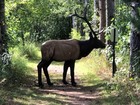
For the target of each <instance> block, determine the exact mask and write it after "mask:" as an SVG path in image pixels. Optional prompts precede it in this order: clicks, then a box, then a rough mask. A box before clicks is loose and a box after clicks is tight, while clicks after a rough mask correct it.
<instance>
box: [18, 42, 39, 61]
mask: <svg viewBox="0 0 140 105" xmlns="http://www.w3.org/2000/svg"><path fill="white" fill-rule="evenodd" d="M19 48H20V52H21V53H22V55H24V56H26V57H27V58H29V59H30V60H36V59H39V55H38V52H39V49H38V48H37V47H36V45H35V44H34V43H26V44H25V46H19Z"/></svg>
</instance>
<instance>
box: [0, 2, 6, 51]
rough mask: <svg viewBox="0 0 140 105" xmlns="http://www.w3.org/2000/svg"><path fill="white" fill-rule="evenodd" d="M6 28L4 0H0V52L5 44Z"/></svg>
mask: <svg viewBox="0 0 140 105" xmlns="http://www.w3.org/2000/svg"><path fill="white" fill-rule="evenodd" d="M5 35H6V28H5V1H4V0H1V1H0V54H2V53H3V52H4V50H5V46H6V40H5Z"/></svg>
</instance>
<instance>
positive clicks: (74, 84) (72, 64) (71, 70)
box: [70, 61, 77, 86]
mask: <svg viewBox="0 0 140 105" xmlns="http://www.w3.org/2000/svg"><path fill="white" fill-rule="evenodd" d="M74 67H75V61H71V63H70V74H71V83H72V86H76V84H77V83H76V82H75V79H74Z"/></svg>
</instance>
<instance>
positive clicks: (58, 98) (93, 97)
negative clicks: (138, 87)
mask: <svg viewBox="0 0 140 105" xmlns="http://www.w3.org/2000/svg"><path fill="white" fill-rule="evenodd" d="M90 57H91V56H90ZM90 57H87V58H85V59H82V60H80V61H77V63H76V68H75V79H76V82H77V83H78V85H77V86H76V87H73V86H72V85H71V84H70V73H69V72H70V71H68V77H67V80H68V82H69V84H68V85H64V84H63V83H62V73H63V71H62V70H63V66H62V64H61V63H58V64H57V63H56V62H54V63H53V64H52V65H50V67H49V68H48V69H49V73H50V79H51V81H52V82H53V83H54V86H51V87H50V86H48V85H47V83H46V80H45V76H44V75H43V82H44V85H45V86H44V88H43V89H40V88H38V87H36V86H35V84H36V82H37V69H36V65H37V62H34V63H33V62H30V63H29V64H28V68H29V69H30V70H31V75H30V76H29V77H28V78H27V80H26V79H25V80H23V82H22V83H20V84H18V85H17V83H16V85H14V86H13V85H12V86H8V87H7V86H6V85H5V86H4V87H3V89H2V88H0V92H1V93H0V96H1V99H0V102H1V103H2V104H7V105H103V103H104V95H103V92H104V86H105V80H103V79H101V78H100V76H99V75H98V74H103V73H104V74H103V75H104V76H105V75H106V74H105V70H104V69H102V68H101V66H100V65H99V64H100V63H99V62H98V61H94V63H98V64H95V65H93V64H92V63H93V60H92V59H93V58H91V59H89V58H90ZM100 60H104V59H103V58H101V59H100ZM103 65H106V64H103ZM103 68H104V67H103ZM95 69H96V70H95ZM99 69H102V70H99ZM97 70H99V71H97ZM104 78H106V77H104ZM11 87H12V88H11Z"/></svg>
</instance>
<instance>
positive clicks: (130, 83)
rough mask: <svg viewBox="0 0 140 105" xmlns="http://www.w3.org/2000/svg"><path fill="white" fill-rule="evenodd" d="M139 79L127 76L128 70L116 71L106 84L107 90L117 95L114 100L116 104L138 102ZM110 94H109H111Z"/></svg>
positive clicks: (139, 91)
mask: <svg viewBox="0 0 140 105" xmlns="http://www.w3.org/2000/svg"><path fill="white" fill-rule="evenodd" d="M139 82H140V79H139V78H129V71H128V70H120V71H117V72H116V74H115V77H114V78H112V79H111V80H110V82H109V83H108V84H107V92H108V93H109V94H110V93H112V94H115V96H117V98H116V100H115V101H116V102H120V103H118V104H127V105H128V104H131V105H133V104H134V105H136V104H140V102H139V101H138V100H139V98H140V97H139V93H140V83H139ZM112 94H111V95H112Z"/></svg>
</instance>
